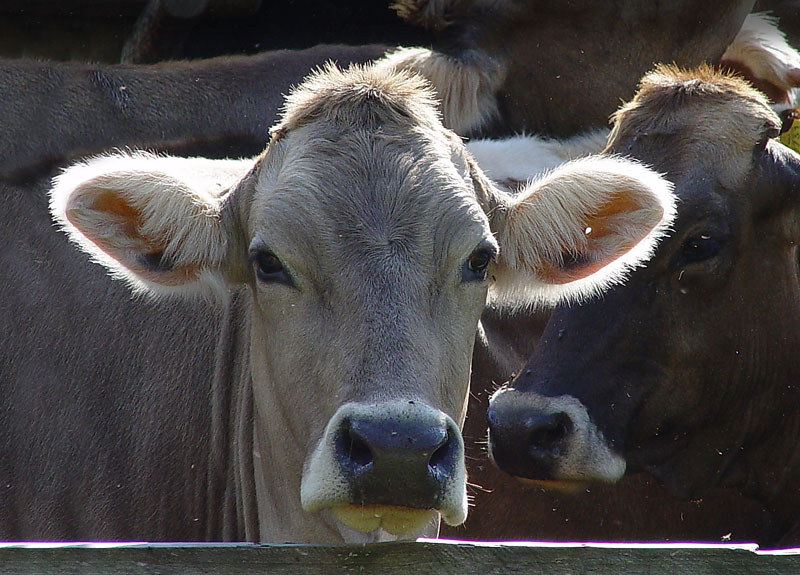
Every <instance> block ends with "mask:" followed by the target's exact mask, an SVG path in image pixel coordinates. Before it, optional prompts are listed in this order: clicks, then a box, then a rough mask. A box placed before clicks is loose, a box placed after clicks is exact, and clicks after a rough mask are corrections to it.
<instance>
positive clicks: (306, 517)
mask: <svg viewBox="0 0 800 575" xmlns="http://www.w3.org/2000/svg"><path fill="white" fill-rule="evenodd" d="M52 208H53V212H54V214H55V216H56V217H57V219H58V220H59V221H60V222H61V223H62V224H63V225H64V227H65V228H66V229H67V230H68V232H69V233H70V235H71V237H72V238H73V240H75V241H76V242H78V243H79V244H80V245H81V246H82V247H83V249H85V250H86V251H87V252H89V253H90V254H92V255H93V256H94V257H95V258H96V259H97V260H99V261H101V262H102V263H104V264H105V265H107V266H108V267H109V268H110V269H111V270H112V273H114V274H115V275H118V276H122V277H124V278H125V279H126V280H128V281H129V282H130V283H131V284H132V285H133V286H134V288H135V289H139V290H145V291H148V292H151V293H154V294H157V295H158V294H170V293H177V294H192V293H197V292H198V291H200V292H202V291H204V290H206V291H207V290H208V289H209V288H210V289H211V291H212V292H214V291H216V292H222V293H223V294H224V293H226V290H227V289H228V288H229V287H231V286H245V287H246V288H247V289H248V290H249V292H250V294H251V296H252V297H251V305H250V312H251V313H250V314H249V317H248V318H246V319H247V320H248V324H249V326H250V330H249V331H250V356H249V371H250V374H251V379H252V383H251V384H250V383H248V385H252V393H253V399H254V436H255V439H254V442H255V446H254V468H255V474H256V478H255V480H256V488H257V494H258V498H257V499H258V502H257V505H258V508H259V517H260V529H261V538H262V539H264V540H270V541H276V540H294V541H327V540H336V539H340V538H342V537H344V538H345V539H347V540H359V537H361V538H362V540H363V537H362V536H360V535H357V533H358V532H362V533H371V534H373V535H375V534H378V535H380V533H381V530H383V531H384V532H388V533H390V534H392V536H398V535H401V536H411V535H414V534H416V533H419V532H420V531H424V532H425V533H427V534H431V533H435V526H436V524H438V519H437V518H438V515H439V514H440V515H441V517H443V518H444V520H445V521H446V522H448V523H450V524H459V523H461V522H463V521H464V519H465V517H466V514H467V497H466V487H465V482H466V477H465V469H464V455H463V443H462V438H461V434H460V426H461V425H462V423H463V421H464V416H465V410H466V398H467V389H468V385H469V376H470V361H471V354H472V349H473V344H474V339H475V333H476V327H477V324H478V319H479V317H480V314H481V311H482V310H483V308H484V305H485V302H486V300H487V297H492V298H495V299H498V300H513V301H514V302H516V303H517V304H528V303H530V302H531V301H534V300H538V301H556V300H557V299H563V298H566V297H574V298H579V297H581V296H582V295H585V294H589V293H594V292H595V291H596V290H597V289H599V287H602V286H604V285H606V284H607V283H609V282H613V281H615V280H617V279H618V278H619V277H621V276H622V274H623V273H624V272H625V270H626V269H627V268H628V267H630V266H633V265H636V264H637V262H639V261H640V260H641V259H642V258H643V257H645V256H646V255H647V253H648V251H649V250H650V249H652V247H653V244H654V239H655V238H656V237H657V236H658V234H659V233H660V232H661V230H662V228H663V226H664V225H665V224H666V223H667V222H668V221H669V220H670V217H671V213H672V204H671V194H670V191H669V184H667V183H666V181H665V180H663V179H661V178H660V177H659V176H658V175H656V174H655V173H654V172H651V171H649V170H647V169H645V168H643V167H642V166H640V165H638V164H635V163H632V162H627V161H623V160H619V159H615V158H594V159H587V160H584V161H581V162H576V163H573V164H570V165H568V166H566V167H564V168H563V169H561V170H557V171H554V172H552V173H551V174H550V175H549V176H548V177H546V178H544V179H542V180H541V181H538V182H535V183H532V184H530V185H529V186H528V187H527V188H526V189H525V191H524V192H522V193H521V194H520V195H518V196H513V197H512V196H510V195H508V194H506V193H504V192H501V191H500V190H498V189H497V188H495V187H494V186H493V185H492V184H491V183H490V182H489V181H488V180H487V179H486V178H485V177H484V176H483V174H482V172H481V171H480V169H479V168H478V167H477V165H475V163H474V162H473V160H472V159H471V158H470V157H469V156H468V154H467V153H466V151H465V148H464V146H463V144H462V142H461V140H460V139H459V138H458V137H457V136H455V135H454V134H453V133H452V132H450V131H448V130H446V129H444V128H443V126H442V124H441V122H440V120H439V118H438V115H437V112H436V106H435V102H434V101H433V100H432V96H431V94H430V92H429V91H428V89H427V88H426V86H425V84H424V81H423V80H422V79H421V78H419V77H417V76H411V75H408V74H398V73H386V72H385V71H382V70H381V69H379V68H374V67H367V68H363V67H352V68H350V69H348V70H347V71H344V72H343V71H340V70H338V69H336V68H334V67H328V68H326V69H325V70H324V71H322V72H320V73H317V74H315V75H313V76H312V77H310V78H309V79H308V80H307V81H306V82H305V83H304V84H303V85H302V86H300V87H299V88H298V89H297V90H295V91H294V92H293V94H292V95H291V96H289V98H288V100H287V106H286V111H285V113H284V116H283V119H282V121H281V122H280V124H279V125H278V126H277V127H276V128H275V129H274V130H273V134H272V139H271V142H270V144H269V147H268V149H267V150H266V152H264V154H262V155H261V156H260V157H259V158H256V159H255V160H251V161H248V162H234V163H231V162H229V161H211V160H201V159H178V158H163V157H151V156H145V155H133V156H125V155H123V156H111V157H106V158H99V159H95V160H92V161H89V162H87V163H85V164H81V165H78V166H75V167H73V168H70V169H69V170H67V171H66V172H65V173H64V174H63V175H62V176H60V177H59V178H58V180H57V182H56V186H55V189H54V191H53V193H52ZM426 525H428V526H429V527H428V528H427V529H423V528H424V527H425V526H426ZM371 536H372V535H371Z"/></svg>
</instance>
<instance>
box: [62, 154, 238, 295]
mask: <svg viewBox="0 0 800 575" xmlns="http://www.w3.org/2000/svg"><path fill="white" fill-rule="evenodd" d="M251 166H252V161H251V160H208V159H204V158H174V157H161V156H154V155H152V154H148V153H143V152H137V153H134V154H115V155H109V156H101V157H97V158H93V159H90V160H88V161H85V162H81V163H78V164H75V165H73V166H72V167H70V168H67V169H66V170H64V171H63V172H62V173H61V175H59V176H57V177H56V178H55V179H54V185H53V188H52V190H51V192H50V209H51V213H52V214H53V217H54V218H55V220H56V221H57V222H58V223H59V224H60V226H61V227H62V228H63V229H64V230H65V231H66V232H67V234H68V235H69V237H70V239H71V240H72V241H73V242H75V243H76V244H77V245H78V246H80V247H81V249H83V250H84V251H85V252H87V253H88V254H90V255H91V256H92V258H93V259H94V260H95V261H97V262H98V263H101V264H102V265H104V266H105V267H106V268H108V269H109V271H110V272H111V274H112V275H113V276H115V277H118V278H122V279H125V280H126V281H127V282H128V283H129V284H130V285H131V286H132V288H133V289H134V291H136V292H149V293H153V294H156V295H160V294H171V293H190V294H191V293H203V292H207V291H208V289H209V288H210V289H211V290H212V291H219V290H223V291H224V288H223V282H222V279H221V278H220V277H219V274H218V273H217V270H218V268H219V266H220V265H221V264H222V263H223V260H224V257H225V254H226V252H227V245H228V242H227V235H226V230H225V229H224V226H223V225H221V223H220V209H221V205H222V202H221V198H220V195H221V194H223V193H224V192H225V191H226V190H227V189H228V187H229V186H232V185H233V184H234V183H235V182H237V181H238V180H239V179H241V178H242V176H243V175H244V174H245V173H246V172H247V170H249V168H250V167H251ZM108 192H110V193H113V194H114V195H116V196H117V197H119V198H121V199H122V200H123V201H124V202H125V203H126V204H128V205H130V206H131V207H132V208H133V209H134V210H136V211H137V212H138V213H139V214H141V227H139V228H138V230H137V231H138V233H139V234H140V235H141V236H143V237H144V238H147V239H148V241H151V242H152V244H154V245H160V246H162V247H163V249H164V253H165V255H166V257H168V258H169V259H170V261H171V262H172V263H173V264H175V265H176V266H181V265H186V266H193V267H194V266H196V267H197V268H199V270H198V273H197V275H196V278H195V279H194V281H191V282H190V283H188V284H182V285H165V284H162V283H159V278H158V274H157V273H155V272H153V273H147V274H144V275H143V274H141V273H136V272H134V271H133V269H132V268H135V267H137V266H136V261H137V259H138V258H140V257H141V256H142V255H144V254H143V253H142V251H141V249H142V241H141V239H137V238H135V237H131V236H130V235H129V234H128V233H126V229H125V228H126V226H125V225H124V223H121V222H120V221H119V220H118V219H117V218H109V217H107V214H105V213H104V212H101V211H98V210H95V209H92V208H91V205H92V202H93V200H94V199H95V198H96V196H97V194H98V193H108ZM101 245H102V246H104V247H101Z"/></svg>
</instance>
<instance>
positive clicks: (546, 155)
mask: <svg viewBox="0 0 800 575" xmlns="http://www.w3.org/2000/svg"><path fill="white" fill-rule="evenodd" d="M608 132H609V130H608V128H600V129H597V130H594V131H591V132H586V133H585V134H580V135H578V136H573V137H571V138H567V139H564V140H555V139H550V138H543V137H540V136H530V135H522V136H513V137H510V138H504V139H502V140H471V141H469V142H467V150H468V151H469V153H470V154H472V157H473V158H475V160H476V161H477V162H478V165H479V166H480V167H481V170H483V173H484V174H486V175H487V176H488V177H489V178H491V179H492V180H494V181H495V182H504V181H506V180H515V181H519V182H527V181H529V180H532V179H533V178H537V177H539V176H541V175H542V173H543V172H546V171H547V170H552V169H553V168H555V167H557V166H559V165H561V164H563V163H565V162H568V161H570V160H575V159H577V158H581V157H583V156H588V155H590V154H599V153H600V152H602V151H603V148H605V146H606V140H607V138H608Z"/></svg>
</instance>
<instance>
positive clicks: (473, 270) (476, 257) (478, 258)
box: [461, 246, 497, 282]
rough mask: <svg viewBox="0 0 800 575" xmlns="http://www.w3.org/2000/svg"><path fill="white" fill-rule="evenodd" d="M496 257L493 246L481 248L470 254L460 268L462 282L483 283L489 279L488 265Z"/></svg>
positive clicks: (495, 250)
mask: <svg viewBox="0 0 800 575" xmlns="http://www.w3.org/2000/svg"><path fill="white" fill-rule="evenodd" d="M495 257H497V249H495V248H494V247H493V246H481V247H478V248H477V249H476V250H475V251H474V252H472V253H471V254H470V256H469V258H467V261H465V262H464V265H463V266H462V268H461V278H462V281H465V282H468V281H485V280H486V279H487V278H488V277H489V264H491V263H492V262H493V261H494V259H495Z"/></svg>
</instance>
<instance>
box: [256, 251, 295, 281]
mask: <svg viewBox="0 0 800 575" xmlns="http://www.w3.org/2000/svg"><path fill="white" fill-rule="evenodd" d="M249 259H250V265H252V266H255V270H256V277H257V278H258V279H259V281H261V282H264V283H284V284H287V285H293V283H292V280H291V278H290V277H289V274H288V273H286V270H285V269H284V267H283V264H282V263H281V260H279V259H278V256H276V255H275V254H273V253H272V252H268V251H264V250H259V251H256V252H254V253H251V254H250V258H249Z"/></svg>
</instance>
